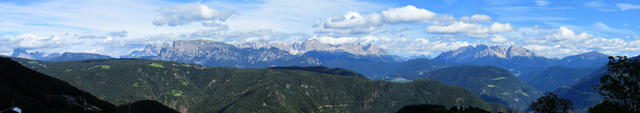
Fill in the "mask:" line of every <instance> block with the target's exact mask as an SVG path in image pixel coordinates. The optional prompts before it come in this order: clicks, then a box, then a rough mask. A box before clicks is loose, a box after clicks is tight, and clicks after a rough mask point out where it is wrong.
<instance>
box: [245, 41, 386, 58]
mask: <svg viewBox="0 0 640 113" xmlns="http://www.w3.org/2000/svg"><path fill="white" fill-rule="evenodd" d="M235 45H236V46H237V47H238V48H254V49H259V48H271V47H274V48H278V49H282V50H285V51H288V52H289V53H291V54H304V53H306V52H309V51H328V52H347V53H350V54H354V55H372V56H383V55H389V53H387V52H386V51H384V50H383V49H380V48H377V47H375V46H374V45H371V44H368V45H361V44H349V43H345V44H338V45H333V44H327V43H322V42H321V41H320V40H317V39H310V40H305V41H303V42H294V43H280V42H268V41H259V42H247V43H240V44H235Z"/></svg>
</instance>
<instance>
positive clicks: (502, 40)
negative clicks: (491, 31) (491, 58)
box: [489, 35, 509, 43]
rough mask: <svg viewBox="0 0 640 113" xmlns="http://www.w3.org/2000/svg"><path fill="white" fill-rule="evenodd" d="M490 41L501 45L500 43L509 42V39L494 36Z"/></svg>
mask: <svg viewBox="0 0 640 113" xmlns="http://www.w3.org/2000/svg"><path fill="white" fill-rule="evenodd" d="M489 40H491V41H492V42H498V43H500V42H506V41H508V40H509V39H507V38H505V37H504V36H500V35H494V36H493V38H491V39H489Z"/></svg>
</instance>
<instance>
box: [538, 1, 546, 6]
mask: <svg viewBox="0 0 640 113" xmlns="http://www.w3.org/2000/svg"><path fill="white" fill-rule="evenodd" d="M536 5H538V6H546V5H549V1H546V0H536Z"/></svg>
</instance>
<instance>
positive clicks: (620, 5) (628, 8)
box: [616, 3, 640, 11]
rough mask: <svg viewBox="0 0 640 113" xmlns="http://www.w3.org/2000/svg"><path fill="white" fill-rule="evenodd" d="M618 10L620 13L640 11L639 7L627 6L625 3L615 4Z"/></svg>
mask: <svg viewBox="0 0 640 113" xmlns="http://www.w3.org/2000/svg"><path fill="white" fill-rule="evenodd" d="M616 6H617V7H618V8H620V10H622V11H626V10H631V9H640V5H634V4H627V3H618V4H616Z"/></svg>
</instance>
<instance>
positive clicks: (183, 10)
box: [153, 3, 232, 26]
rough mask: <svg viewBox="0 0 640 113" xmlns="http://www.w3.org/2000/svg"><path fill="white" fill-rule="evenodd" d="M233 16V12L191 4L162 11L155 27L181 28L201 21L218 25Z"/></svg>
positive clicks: (155, 21) (155, 20) (155, 22)
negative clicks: (180, 26)
mask: <svg viewBox="0 0 640 113" xmlns="http://www.w3.org/2000/svg"><path fill="white" fill-rule="evenodd" d="M231 15H232V13H231V12H224V11H218V10H215V9H211V8H209V7H208V6H206V5H202V4H200V3H190V4H185V5H180V6H177V7H174V8H171V9H166V10H164V11H162V13H161V14H160V15H159V16H157V17H156V18H155V19H154V20H153V25H156V26H164V25H167V26H179V25H185V24H189V23H192V22H201V21H209V22H214V23H217V22H223V21H225V20H226V19H228V18H229V17H230V16H231Z"/></svg>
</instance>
